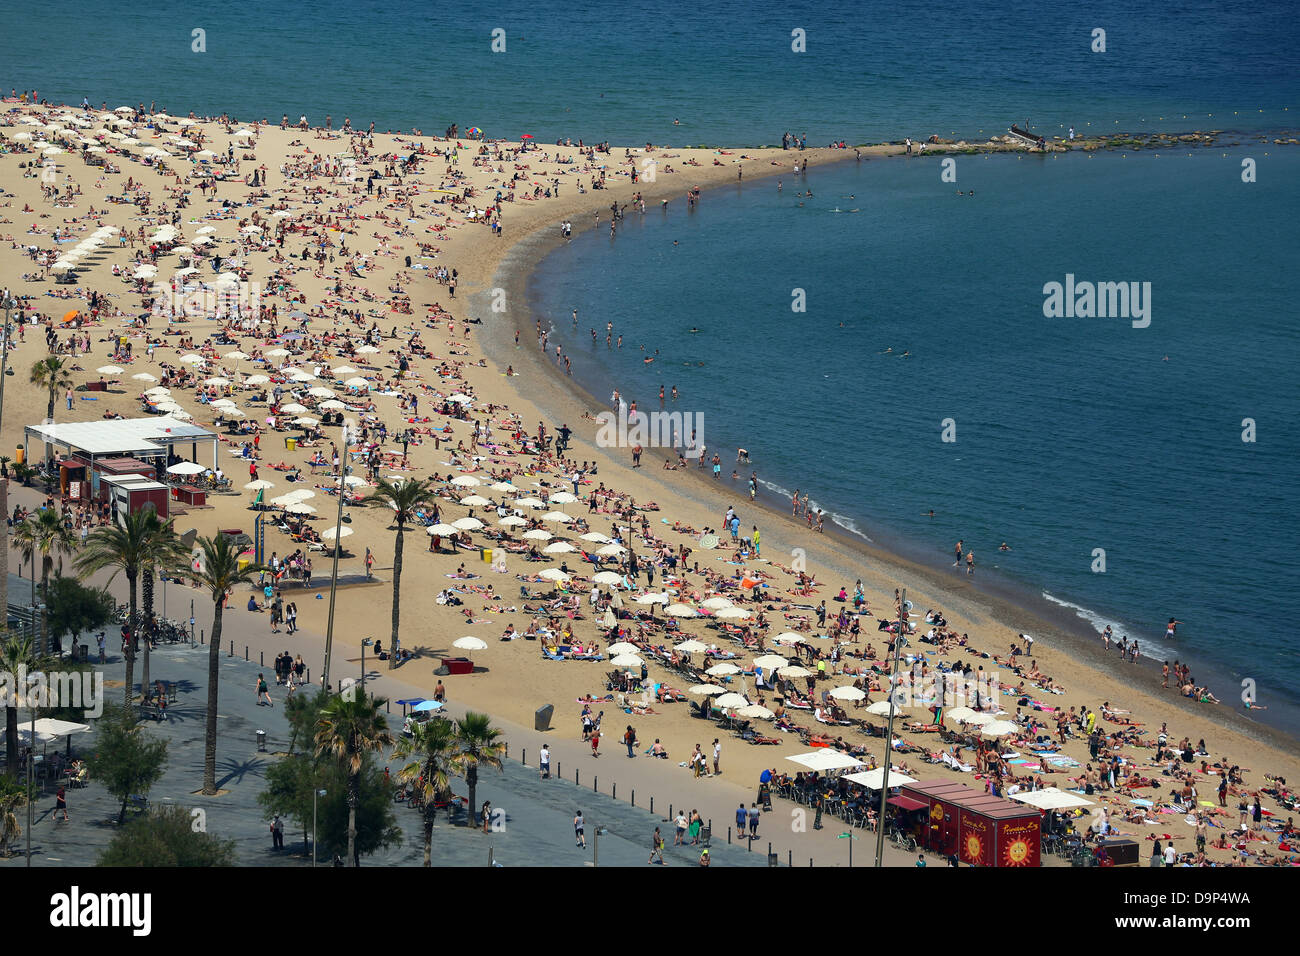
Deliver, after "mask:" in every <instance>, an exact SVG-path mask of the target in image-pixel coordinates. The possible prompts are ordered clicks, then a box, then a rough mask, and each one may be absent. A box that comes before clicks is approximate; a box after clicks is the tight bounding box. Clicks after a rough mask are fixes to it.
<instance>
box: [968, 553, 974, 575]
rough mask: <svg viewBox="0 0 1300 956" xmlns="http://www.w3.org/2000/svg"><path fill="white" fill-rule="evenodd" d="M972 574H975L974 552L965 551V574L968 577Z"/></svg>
mask: <svg viewBox="0 0 1300 956" xmlns="http://www.w3.org/2000/svg"><path fill="white" fill-rule="evenodd" d="M974 573H975V552H974V551H967V552H966V574H967V575H968V576H969V575H972V574H974Z"/></svg>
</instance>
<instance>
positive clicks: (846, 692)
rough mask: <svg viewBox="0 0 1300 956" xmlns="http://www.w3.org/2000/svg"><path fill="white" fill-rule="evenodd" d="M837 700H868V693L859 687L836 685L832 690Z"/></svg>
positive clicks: (832, 694)
mask: <svg viewBox="0 0 1300 956" xmlns="http://www.w3.org/2000/svg"><path fill="white" fill-rule="evenodd" d="M831 696H832V697H834V698H835V699H836V700H866V699H867V695H866V693H865V692H864V691H862V690H860V689H859V688H857V687H836V688H835V689H834V690H833V691H831Z"/></svg>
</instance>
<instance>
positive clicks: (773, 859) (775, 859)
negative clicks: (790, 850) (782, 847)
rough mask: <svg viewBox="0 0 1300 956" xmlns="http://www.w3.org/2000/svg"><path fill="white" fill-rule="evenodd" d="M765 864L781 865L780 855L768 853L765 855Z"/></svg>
mask: <svg viewBox="0 0 1300 956" xmlns="http://www.w3.org/2000/svg"><path fill="white" fill-rule="evenodd" d="M767 865H768V866H780V865H781V855H780V854H779V853H769V854H768V855H767Z"/></svg>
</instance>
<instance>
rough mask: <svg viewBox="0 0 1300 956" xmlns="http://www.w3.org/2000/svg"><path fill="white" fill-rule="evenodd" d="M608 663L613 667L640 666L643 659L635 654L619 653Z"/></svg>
mask: <svg viewBox="0 0 1300 956" xmlns="http://www.w3.org/2000/svg"><path fill="white" fill-rule="evenodd" d="M610 663H611V664H613V665H614V666H615V667H640V666H641V665H642V664H644V663H645V661H643V660H641V658H639V657H637V656H636V655H635V654H619V655H618V656H617V657H615V658H614V659H613V660H611V661H610Z"/></svg>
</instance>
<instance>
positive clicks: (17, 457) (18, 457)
mask: <svg viewBox="0 0 1300 956" xmlns="http://www.w3.org/2000/svg"><path fill="white" fill-rule="evenodd" d="M26 454H27V453H26V452H25V451H24V450H23V446H22V445H19V446H18V448H17V450H16V451H15V452H14V461H15V462H17V463H18V464H20V465H21V464H22V463H23V460H24V458H25V457H26Z"/></svg>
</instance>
